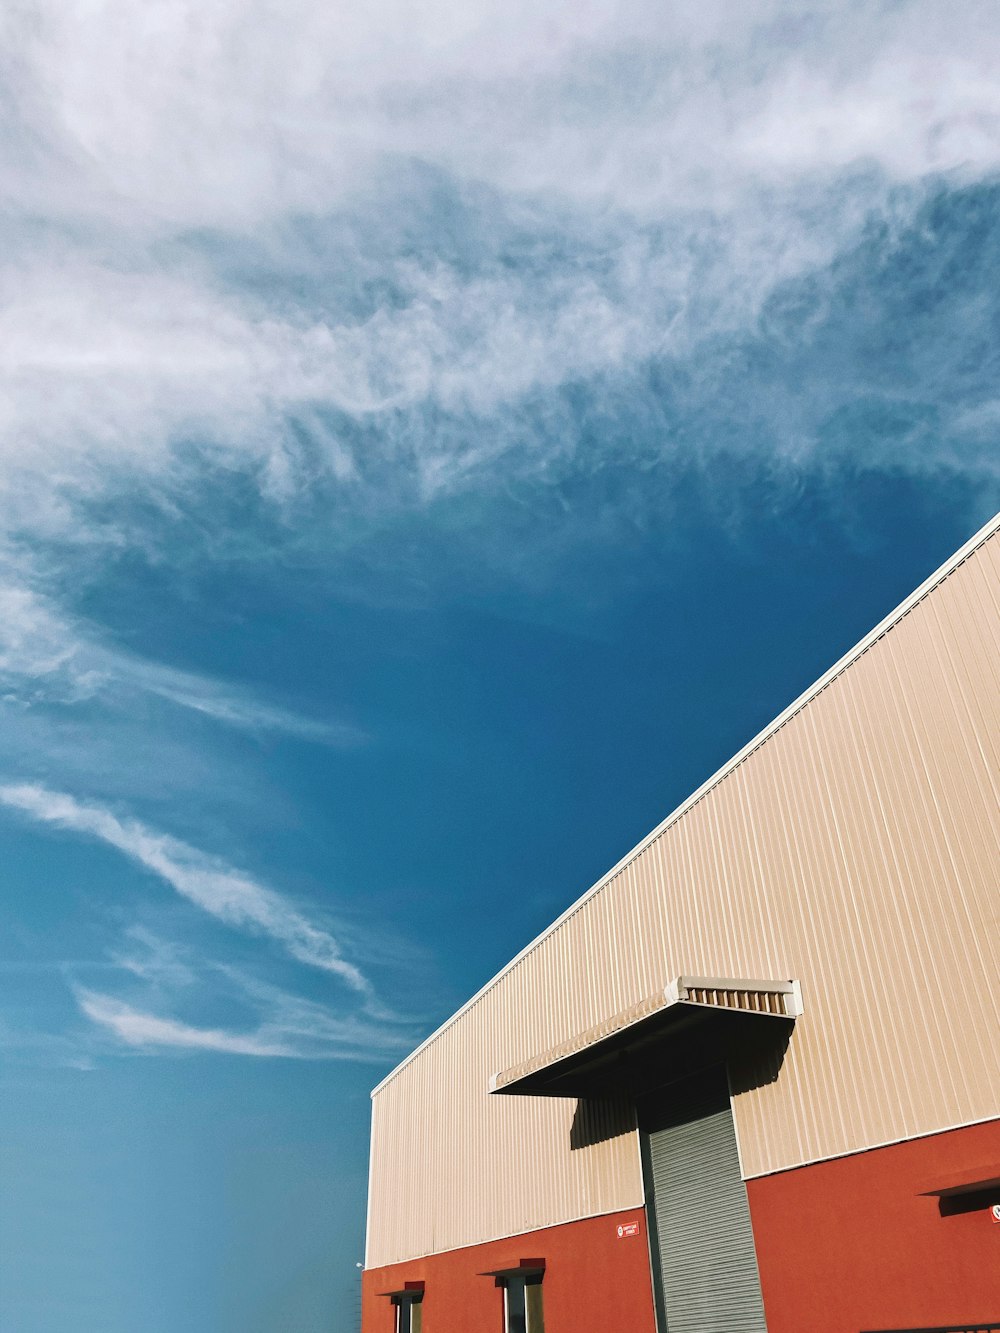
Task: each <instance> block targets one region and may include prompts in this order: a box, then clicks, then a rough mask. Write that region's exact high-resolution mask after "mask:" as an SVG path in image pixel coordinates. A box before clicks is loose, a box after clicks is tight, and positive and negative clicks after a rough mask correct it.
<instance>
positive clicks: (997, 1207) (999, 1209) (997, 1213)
mask: <svg viewBox="0 0 1000 1333" xmlns="http://www.w3.org/2000/svg"><path fill="white" fill-rule="evenodd" d="M990 1216H991V1217H992V1218H993V1221H994V1222H1000V1203H995V1204H994V1205H993V1207H992V1208H991V1209H990Z"/></svg>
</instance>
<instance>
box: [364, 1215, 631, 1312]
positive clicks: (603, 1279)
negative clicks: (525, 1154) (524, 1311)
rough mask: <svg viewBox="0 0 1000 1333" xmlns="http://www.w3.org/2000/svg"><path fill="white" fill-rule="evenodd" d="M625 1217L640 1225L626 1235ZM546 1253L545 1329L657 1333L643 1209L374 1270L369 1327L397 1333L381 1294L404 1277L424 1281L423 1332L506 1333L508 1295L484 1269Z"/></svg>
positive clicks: (368, 1275)
mask: <svg viewBox="0 0 1000 1333" xmlns="http://www.w3.org/2000/svg"><path fill="white" fill-rule="evenodd" d="M626 1223H634V1224H637V1227H638V1230H637V1234H636V1235H627V1234H626V1235H624V1236H621V1237H619V1235H618V1228H619V1226H623V1227H624V1226H625V1224H626ZM539 1258H540V1259H544V1260H545V1280H544V1283H543V1286H542V1291H543V1299H544V1308H545V1333H581V1330H586V1329H595V1330H598V1329H599V1330H600V1331H601V1333H655V1328H656V1325H655V1320H654V1316H653V1296H652V1289H651V1286H650V1277H649V1249H648V1242H647V1239H646V1219H645V1216H644V1214H643V1211H642V1209H641V1208H640V1209H633V1210H631V1211H629V1212H625V1213H613V1214H610V1215H608V1216H605V1217H589V1218H586V1219H585V1220H584V1221H581V1222H568V1223H566V1225H564V1226H558V1227H546V1228H544V1229H543V1230H541V1231H529V1232H528V1233H527V1234H526V1235H523V1236H518V1237H515V1238H514V1239H512V1240H498V1241H491V1242H490V1243H489V1244H487V1245H470V1246H469V1247H468V1248H467V1249H461V1250H450V1251H448V1252H447V1253H446V1254H435V1255H430V1256H429V1257H427V1258H425V1259H414V1260H412V1261H410V1262H409V1263H405V1264H392V1265H391V1266H389V1267H387V1268H375V1269H370V1270H368V1271H367V1272H365V1273H364V1275H363V1281H362V1328H363V1330H364V1333H392V1330H393V1328H394V1313H393V1308H392V1305H391V1303H390V1302H389V1301H388V1300H387V1299H386V1297H385V1296H382V1295H380V1294H379V1293H381V1292H385V1291H399V1290H401V1289H402V1287H403V1284H404V1283H405V1282H423V1283H424V1284H425V1285H424V1300H423V1328H424V1333H502V1329H503V1294H502V1292H501V1291H500V1290H499V1289H498V1288H497V1287H496V1286H495V1285H494V1280H493V1278H491V1277H482V1276H480V1274H482V1273H484V1272H487V1271H489V1270H491V1269H499V1268H514V1267H516V1266H517V1265H518V1264H519V1263H520V1261H521V1260H522V1259H539Z"/></svg>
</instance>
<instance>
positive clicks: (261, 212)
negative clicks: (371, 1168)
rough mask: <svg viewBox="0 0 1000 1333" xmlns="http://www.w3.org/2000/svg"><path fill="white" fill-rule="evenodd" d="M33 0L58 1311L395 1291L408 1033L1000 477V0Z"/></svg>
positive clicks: (13, 881) (51, 1319) (246, 1303)
mask: <svg viewBox="0 0 1000 1333" xmlns="http://www.w3.org/2000/svg"><path fill="white" fill-rule="evenodd" d="M362 10H363V12H361V11H362ZM0 33H2V38H3V40H2V41H0V50H2V51H3V57H2V59H3V62H4V79H3V85H2V86H3V95H2V97H0V136H2V142H3V146H4V152H3V154H2V155H0V157H2V166H0V194H2V197H3V206H2V207H3V211H2V226H3V240H4V244H3V246H2V247H0V290H2V293H3V301H2V303H0V347H2V349H3V357H2V363H0V377H2V382H0V430H2V432H3V447H2V450H0V714H2V716H0V837H2V840H3V841H2V846H3V856H2V860H0V995H2V1000H0V1060H2V1081H3V1087H2V1092H0V1144H2V1148H0V1173H2V1181H0V1313H2V1316H3V1319H2V1322H3V1323H4V1326H5V1327H8V1326H9V1327H10V1328H11V1329H16V1330H18V1333H69V1330H71V1329H72V1330H73V1333H136V1331H137V1330H141V1331H142V1333H180V1331H181V1330H184V1333H231V1331H232V1333H235V1331H236V1330H237V1329H239V1330H241V1331H244V1330H245V1331H247V1333H279V1331H280V1333H284V1331H285V1330H288V1329H295V1330H296V1333H319V1330H330V1329H340V1328H347V1327H350V1326H351V1325H350V1320H351V1318H352V1312H353V1309H354V1304H355V1288H356V1270H355V1268H354V1264H355V1262H356V1260H358V1259H360V1258H361V1255H362V1250H363V1218H364V1189H365V1171H366V1163H367V1117H368V1091H369V1089H370V1088H371V1086H373V1085H374V1084H375V1083H376V1082H377V1081H378V1080H379V1079H380V1078H381V1077H382V1076H383V1074H384V1073H385V1072H386V1071H387V1070H388V1069H389V1068H390V1067H391V1066H392V1065H393V1064H395V1063H396V1061H397V1060H398V1059H399V1058H401V1056H402V1055H403V1054H405V1053H406V1051H407V1050H408V1049H410V1048H411V1047H412V1046H413V1045H415V1044H416V1043H417V1042H418V1041H419V1040H420V1039H421V1038H422V1037H423V1036H424V1035H426V1033H427V1032H428V1031H430V1030H431V1029H432V1028H433V1027H434V1026H436V1025H437V1023H438V1022H440V1021H441V1020H442V1019H443V1018H444V1017H445V1016H447V1014H448V1013H450V1012H451V1011H452V1010H453V1009H454V1008H455V1007H457V1006H458V1005H459V1004H460V1003H461V1002H462V1001H463V1000H464V998H465V997H466V996H467V995H468V994H469V993H470V992H471V991H473V990H474V989H476V988H477V987H478V986H479V985H481V984H482V983H483V982H484V981H485V980H486V979H487V978H488V977H489V976H490V975H492V973H493V972H494V971H496V969H497V968H498V967H499V966H501V965H502V964H503V963H504V962H505V961H506V960H507V959H508V958H509V957H510V956H511V955H512V954H513V953H514V952H515V951H516V950H517V949H519V948H520V947H521V946H522V945H523V944H524V943H525V942H526V941H527V940H528V939H530V938H531V936H532V935H533V934H535V933H536V932H537V931H538V930H540V929H541V928H543V927H544V926H545V925H546V924H547V923H548V921H549V920H551V919H552V918H553V917H554V916H555V915H557V914H558V913H559V912H560V911H561V910H562V909H563V908H564V907H565V906H566V905H567V904H568V903H569V902H570V901H572V900H573V899H574V898H575V897H576V896H578V895H579V893H581V892H582V891H583V890H585V889H586V888H587V887H588V886H589V885H590V884H591V883H592V882H593V881H594V880H595V879H596V878H597V877H598V876H599V875H600V874H601V873H602V872H603V871H604V870H606V869H607V868H608V867H609V866H610V865H611V864H613V863H614V862H615V861H616V860H617V859H618V858H619V857H620V856H621V855H622V854H623V853H624V852H625V851H626V850H627V849H628V848H629V847H630V846H631V845H632V844H633V843H634V842H635V841H636V840H637V839H638V838H640V837H641V836H642V835H643V834H644V833H645V832H646V831H648V829H649V828H650V827H652V826H653V825H654V824H655V823H657V822H658V821H659V820H660V819H661V818H662V817H663V816H664V815H665V814H666V813H667V812H668V811H669V810H670V809H671V808H672V807H673V806H674V805H675V804H677V803H678V802H679V801H680V800H681V799H683V797H684V796H685V795H686V794H687V793H688V792H689V791H690V790H692V789H693V788H694V787H696V786H697V785H698V784H699V783H700V782H701V781H702V780H703V779H704V778H705V777H707V776H708V775H709V773H711V772H712V771H713V770H714V769H715V768H716V767H717V766H718V765H719V764H720V763H722V762H723V761H724V760H725V759H726V758H727V757H728V756H729V755H731V754H732V753H733V752H735V751H736V750H737V749H739V748H740V746H741V745H742V744H743V743H744V742H745V741H746V740H748V739H749V738H750V736H752V735H753V734H754V733H755V732H756V731H757V730H758V729H759V728H760V727H761V726H763V725H764V724H766V722H767V721H769V720H770V718H771V717H773V716H774V715H775V714H777V713H778V712H779V711H780V710H781V709H782V708H783V707H784V706H785V704H787V703H788V702H789V701H790V700H791V699H792V698H793V697H794V696H795V695H796V694H797V693H798V692H799V691H800V690H801V689H803V688H804V687H805V686H806V685H808V684H809V682H810V681H811V680H812V679H814V678H815V677H816V676H818V675H819V674H821V672H822V671H823V670H824V669H825V668H826V667H827V666H828V665H830V664H831V663H832V662H833V661H834V660H835V659H836V658H837V657H838V656H839V655H840V654H841V653H842V652H843V651H844V650H845V649H847V648H848V647H849V646H850V645H851V644H852V643H853V642H855V641H856V640H857V639H858V638H860V637H861V635H862V634H864V633H865V632H866V631H867V630H868V629H869V628H870V627H871V626H872V625H873V624H874V623H876V622H877V621H878V620H879V619H881V618H882V616H883V615H885V614H886V613H887V612H888V611H889V610H890V609H891V608H892V606H893V605H895V604H896V603H897V602H898V601H899V600H900V599H901V598H902V597H904V596H905V595H906V594H907V593H908V592H909V591H910V590H911V588H913V587H914V586H916V584H918V583H919V582H920V581H921V580H922V579H923V578H924V577H926V575H927V574H928V573H930V572H931V570H932V569H933V568H934V567H935V566H936V565H937V564H939V563H940V562H941V561H942V560H943V559H944V558H946V557H947V556H948V555H949V554H950V553H951V552H952V551H953V550H954V549H956V548H957V547H958V546H960V545H961V544H962V542H963V541H964V540H965V539H966V538H967V537H968V536H969V535H970V534H971V533H972V532H973V531H974V530H975V529H976V528H977V527H978V526H980V524H981V523H982V522H984V521H985V520H986V519H987V518H988V517H989V516H990V515H991V514H992V513H993V512H994V511H995V510H996V509H997V508H998V507H1000V451H998V447H997V445H998V436H1000V397H998V393H997V385H998V382H1000V380H998V373H997V372H998V350H997V349H998V347H1000V340H998V332H1000V327H998V326H1000V282H998V277H1000V80H998V77H997V68H996V59H995V56H994V54H993V53H994V52H995V51H996V50H1000V12H998V11H997V9H996V6H995V5H993V4H991V3H982V4H979V3H972V2H971V0H957V3H954V4H951V5H948V6H942V5H940V4H937V3H933V2H932V0H927V2H926V3H917V2H914V3H906V2H904V0H900V2H898V3H884V4H877V3H870V2H869V3H865V4H857V5H854V4H850V3H845V2H844V0H837V3H828V4H824V3H814V4H799V3H795V2H793V0H782V2H781V3H770V2H769V0H759V2H756V3H754V4H752V5H739V6H733V5H732V4H721V3H713V0H700V3H698V4H687V3H679V4H676V5H673V6H671V7H670V9H669V12H667V11H665V9H664V7H663V6H662V5H660V4H656V5H654V4H649V3H641V2H639V0H637V2H636V3H623V4H619V5H617V6H611V5H608V4H606V3H605V4H592V5H591V4H587V3H581V4H577V5H574V6H572V7H567V6H556V5H552V4H549V3H546V0H541V3H539V0H534V3H532V4H530V5H529V4H520V3H517V0H513V2H512V0H505V2H504V3H503V4H500V3H499V0H497V2H496V3H494V2H493V0H474V2H473V3H471V4H467V5H454V4H450V5H446V4H437V3H432V4H428V5H424V6H420V7H419V9H418V8H417V7H414V6H409V5H403V4H400V3H398V2H394V0H376V2H375V3H372V4H369V5H366V6H363V7H360V8H359V7H358V6H343V5H329V4H327V5H321V4H319V3H317V2H316V0H285V3H283V4H282V5H281V6H276V5H273V4H270V3H267V2H266V0H240V2H239V3H236V0H201V3H199V4H194V3H188V2H187V0H178V2H177V3H175V4H172V5H160V6H138V7H137V6H134V5H125V4H123V3H120V2H119V0H103V3H98V4H94V5H83V4H70V5H66V4H64V3H63V4H56V3H54V2H53V3H47V2H45V0H36V2H35V3H30V4H24V5H19V6H12V7H9V8H8V11H7V12H6V13H5V14H4V16H3V17H2V18H0Z"/></svg>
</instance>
